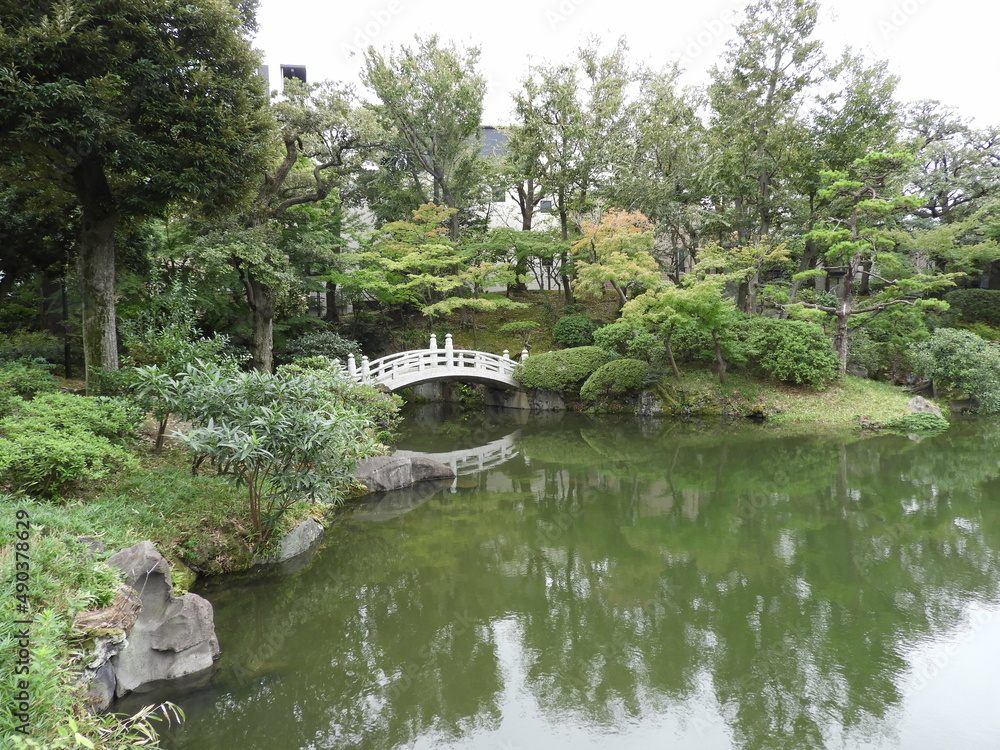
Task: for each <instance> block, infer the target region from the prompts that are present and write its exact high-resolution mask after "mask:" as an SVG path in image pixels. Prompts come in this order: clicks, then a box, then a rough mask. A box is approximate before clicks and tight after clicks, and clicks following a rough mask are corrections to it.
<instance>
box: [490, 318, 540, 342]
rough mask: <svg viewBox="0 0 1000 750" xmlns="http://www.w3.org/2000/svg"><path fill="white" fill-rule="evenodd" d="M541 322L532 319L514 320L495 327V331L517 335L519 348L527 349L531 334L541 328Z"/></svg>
mask: <svg viewBox="0 0 1000 750" xmlns="http://www.w3.org/2000/svg"><path fill="white" fill-rule="evenodd" d="M541 327H542V325H541V323H538V322H536V321H534V320H515V321H513V322H512V323H504V324H503V325H502V326H500V327H499V328H498V329H497V333H504V334H509V335H512V336H518V337H520V339H521V348H522V349H527V348H528V342H529V341H531V336H532V335H533V334H535V333H537V332H538V331H539V330H540V329H541Z"/></svg>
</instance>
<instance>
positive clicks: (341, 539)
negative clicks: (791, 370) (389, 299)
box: [188, 420, 1000, 748]
mask: <svg viewBox="0 0 1000 750" xmlns="http://www.w3.org/2000/svg"><path fill="white" fill-rule="evenodd" d="M663 430H664V434H662V435H656V436H652V437H649V436H647V437H646V438H644V439H642V440H635V439H632V438H630V436H629V431H628V428H627V425H625V424H616V423H614V422H610V421H609V422H608V423H607V424H603V423H600V422H595V421H592V420H566V422H565V423H564V425H563V428H562V429H561V430H560V431H559V432H558V433H553V432H547V431H543V430H535V431H532V428H531V426H530V425H529V426H526V427H525V428H524V432H525V433H526V434H523V435H522V437H521V438H520V439H519V440H518V448H519V450H520V451H521V453H522V456H521V457H520V458H518V459H516V460H514V461H512V462H510V463H508V464H506V465H505V466H504V467H503V468H502V469H500V470H499V472H498V473H497V474H492V475H490V478H487V477H486V476H485V475H483V476H480V477H478V478H477V481H476V482H475V484H477V485H478V487H479V488H480V489H478V490H476V491H474V492H473V490H468V491H466V490H460V491H459V493H458V494H457V495H442V496H439V497H437V498H435V499H434V500H433V501H432V502H430V503H427V504H426V505H424V506H422V507H420V508H419V509H417V510H416V511H414V512H412V513H410V514H408V515H407V516H405V517H402V518H399V519H395V520H393V521H391V522H385V523H382V524H377V525H376V524H371V525H352V524H347V525H345V526H343V527H341V528H339V529H338V530H336V532H335V534H334V541H333V542H332V543H331V544H330V546H328V547H327V549H325V550H324V552H323V555H322V559H320V560H319V561H318V562H317V564H316V565H314V566H313V567H312V568H310V569H308V570H306V571H303V572H301V573H299V574H298V575H297V576H295V577H294V578H293V579H291V580H287V581H280V582H273V581H272V582H265V583H263V584H260V585H259V586H260V588H262V589H263V592H262V595H261V596H257V597H249V596H246V597H245V598H244V596H243V595H241V594H240V591H241V590H240V589H236V590H234V591H231V592H229V593H228V594H227V596H230V597H236V598H238V604H234V605H233V606H221V607H220V608H219V611H218V615H217V617H218V619H219V625H220V632H222V633H224V634H228V635H229V640H228V642H227V641H226V640H225V639H224V642H223V648H224V651H225V653H226V658H227V659H229V660H230V662H229V663H228V664H227V666H226V668H227V670H228V671H229V674H228V677H224V679H223V682H222V683H221V684H220V686H219V689H220V691H221V692H222V693H223V695H224V699H223V700H222V702H221V704H220V705H219V707H217V708H216V709H215V710H216V711H217V712H221V713H222V714H223V715H227V714H228V715H231V716H232V717H233V718H234V719H236V721H235V722H234V723H233V724H228V723H223V721H222V720H219V721H213V722H212V726H211V727H207V728H205V727H202V726H201V725H199V727H198V728H197V729H196V730H195V729H194V728H193V729H192V732H193V733H194V732H195V731H196V732H197V737H195V735H194V734H192V737H191V740H190V742H191V743H193V744H190V745H188V746H190V747H195V746H197V747H221V746H222V745H221V741H219V740H221V737H213V736H212V733H213V732H217V733H219V734H220V735H221V734H227V735H228V734H232V733H233V732H234V731H235V732H239V731H241V730H240V729H239V727H242V726H244V725H245V726H246V732H247V738H248V741H250V739H251V738H252V743H251V744H252V745H253V746H259V747H273V748H282V747H299V746H300V744H305V743H304V742H299V741H298V740H295V741H294V742H291V741H290V740H288V737H289V736H290V733H291V731H292V730H291V729H290V727H292V726H293V725H294V726H295V727H301V728H304V730H305V732H306V738H307V740H309V741H311V742H313V743H315V745H316V746H317V747H332V746H352V747H353V746H357V747H372V748H374V747H393V746H398V745H402V744H405V743H407V742H411V741H413V740H414V739H415V738H416V737H418V736H422V735H425V734H427V733H434V734H435V735H436V736H440V737H442V738H445V739H448V738H457V737H460V736H462V735H463V734H464V733H465V732H467V731H469V730H470V729H471V728H474V727H494V726H496V725H497V724H498V722H499V720H500V716H501V710H502V707H501V693H502V690H503V683H504V675H503V674H502V673H501V668H500V657H499V644H498V643H497V642H496V636H495V630H494V628H493V627H492V624H493V623H496V622H497V621H499V620H501V619H505V618H511V617H512V618H515V619H516V621H517V623H518V632H519V633H520V636H521V638H522V642H521V644H520V646H521V650H520V653H521V654H522V655H523V656H522V658H523V659H524V665H523V667H524V670H525V679H526V682H527V686H528V687H529V689H530V690H531V692H532V694H533V696H534V698H535V699H536V700H537V702H538V704H539V705H540V706H541V707H542V709H543V710H544V711H546V712H549V713H550V714H551V715H553V716H556V715H558V716H564V715H573V716H575V717H576V718H577V719H578V720H579V721H584V722H587V723H593V724H595V725H599V726H609V727H610V726H616V725H617V724H618V723H620V722H621V721H622V720H623V719H626V718H628V717H634V716H640V715H642V714H644V713H645V712H647V711H649V710H657V709H658V708H662V707H665V706H667V705H668V704H669V703H671V702H674V701H684V700H686V699H689V698H692V697H694V696H695V695H696V693H697V692H698V690H699V689H700V688H699V684H701V683H703V682H704V681H703V680H702V679H701V676H702V675H705V674H707V675H709V676H710V685H711V689H712V690H713V691H714V693H715V696H716V698H717V700H718V702H719V704H720V705H721V707H722V713H723V716H724V717H725V720H726V721H727V723H728V724H729V725H730V727H731V728H732V731H733V733H734V736H735V737H736V738H737V740H738V741H739V743H740V744H741V745H742V746H745V747H750V748H754V747H768V748H783V747H788V748H800V747H822V746H823V745H824V743H825V742H826V741H830V740H831V739H837V738H838V737H839V733H840V732H841V731H842V732H843V733H844V735H846V736H851V735H852V734H862V733H864V732H865V731H867V730H868V729H869V728H870V727H872V726H873V725H877V723H878V721H879V720H882V719H884V718H886V717H887V716H889V715H890V713H891V712H892V711H893V710H894V709H895V707H897V706H898V704H899V702H900V693H899V689H898V685H899V684H900V677H901V675H902V674H903V672H904V671H905V670H906V668H907V662H906V661H905V658H904V656H905V654H904V650H905V649H906V648H907V646H908V645H909V644H912V643H914V642H917V641H920V640H923V639H926V638H927V637H929V636H933V635H934V634H937V633H940V632H942V631H943V630H944V629H946V628H948V627H950V626H952V625H954V624H955V623H956V622H958V621H959V619H960V618H961V617H962V612H963V607H964V606H965V605H966V604H967V603H968V602H969V601H971V600H976V599H991V598H992V597H994V596H995V595H996V592H997V587H998V583H1000V565H998V559H997V552H996V550H997V548H998V547H1000V537H998V536H997V533H998V530H1000V520H998V519H1000V507H997V504H996V501H995V500H993V501H991V500H989V499H983V498H982V497H981V493H980V491H979V488H980V487H981V486H982V484H983V483H984V482H988V481H996V477H997V476H998V475H1000V468H998V466H997V458H996V456H997V455H1000V450H998V448H1000V430H998V429H996V428H994V427H993V426H991V425H979V426H974V427H969V428H967V427H963V426H959V427H957V428H953V430H952V431H951V432H949V433H945V436H947V438H948V439H947V440H944V441H942V440H940V438H933V439H930V440H925V441H923V442H921V443H916V442H913V441H910V440H907V439H906V438H901V437H893V436H884V437H877V438H874V439H868V440H844V439H829V440H825V441H807V440H803V439H801V438H780V437H769V436H768V435H767V433H764V432H760V431H753V432H737V433H735V434H732V435H728V436H723V435H713V434H710V433H708V434H704V433H699V434H695V435H685V434H681V433H682V432H683V430H677V429H676V428H670V427H668V426H665V427H664V428H663ZM501 475H505V476H506V477H507V480H508V481H507V484H506V487H507V489H505V490H503V491H494V492H487V491H485V489H482V488H485V487H486V486H487V485H491V486H492V485H496V484H497V483H498V482H497V478H500V479H502V478H503V476H501ZM466 492H468V493H469V494H465V493H466ZM956 519H961V520H960V522H959V523H956ZM303 611H304V612H305V615H304V616H299V614H293V613H302V612H303ZM276 632H280V633H283V634H284V635H283V637H282V644H284V645H281V647H279V648H270V649H261V647H260V644H261V643H266V642H267V639H268V637H269V634H273V633H276ZM289 646H293V647H289ZM255 653H256V654H258V655H263V657H264V658H260V659H258V660H257V662H254V661H253V656H254V654H255ZM241 661H242V662H243V663H254V664H256V666H255V667H254V668H253V669H250V670H249V672H248V673H245V674H243V675H242V680H241V681H240V680H236V679H235V678H234V676H233V673H232V669H233V666H234V664H237V663H240V662H241ZM316 665H322V668H316ZM265 712H266V715H267V716H268V717H273V718H269V719H268V721H267V723H259V722H257V723H251V722H250V721H249V717H253V716H255V715H257V714H261V715H263V714H264V713H265ZM283 717H288V718H287V722H289V723H286V718H283ZM233 726H235V727H237V728H236V729H233V728H232V727H233ZM251 727H252V728H251ZM841 727H842V729H841ZM295 731H300V730H299V729H296V730H295ZM247 746H250V745H247Z"/></svg>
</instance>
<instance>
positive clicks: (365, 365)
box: [361, 357, 370, 383]
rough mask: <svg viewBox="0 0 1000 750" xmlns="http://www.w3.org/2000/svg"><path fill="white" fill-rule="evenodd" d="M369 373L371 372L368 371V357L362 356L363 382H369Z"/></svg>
mask: <svg viewBox="0 0 1000 750" xmlns="http://www.w3.org/2000/svg"><path fill="white" fill-rule="evenodd" d="M369 374H370V373H369V371H368V357H362V358H361V382H362V383H367V382H368V376H369Z"/></svg>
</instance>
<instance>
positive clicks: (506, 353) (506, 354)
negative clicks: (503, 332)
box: [503, 349, 510, 359]
mask: <svg viewBox="0 0 1000 750" xmlns="http://www.w3.org/2000/svg"><path fill="white" fill-rule="evenodd" d="M503 358H504V359H510V351H509V350H508V349H504V350H503Z"/></svg>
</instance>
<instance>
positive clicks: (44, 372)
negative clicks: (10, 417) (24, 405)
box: [0, 359, 58, 415]
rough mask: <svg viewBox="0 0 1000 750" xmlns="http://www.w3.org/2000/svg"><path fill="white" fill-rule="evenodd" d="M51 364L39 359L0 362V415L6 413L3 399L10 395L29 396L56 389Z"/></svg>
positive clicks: (56, 382) (56, 383)
mask: <svg viewBox="0 0 1000 750" xmlns="http://www.w3.org/2000/svg"><path fill="white" fill-rule="evenodd" d="M57 385H58V381H57V380H56V379H55V377H54V376H53V375H52V365H50V364H48V363H47V362H45V361H44V360H40V359H34V360H32V359H19V360H16V361H14V362H0V415H3V414H5V413H6V411H7V409H6V408H5V405H4V401H5V400H6V399H8V398H10V397H11V396H20V397H22V398H31V397H33V396H35V395H36V394H39V393H49V392H51V391H54V390H55V389H56V386H57Z"/></svg>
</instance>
